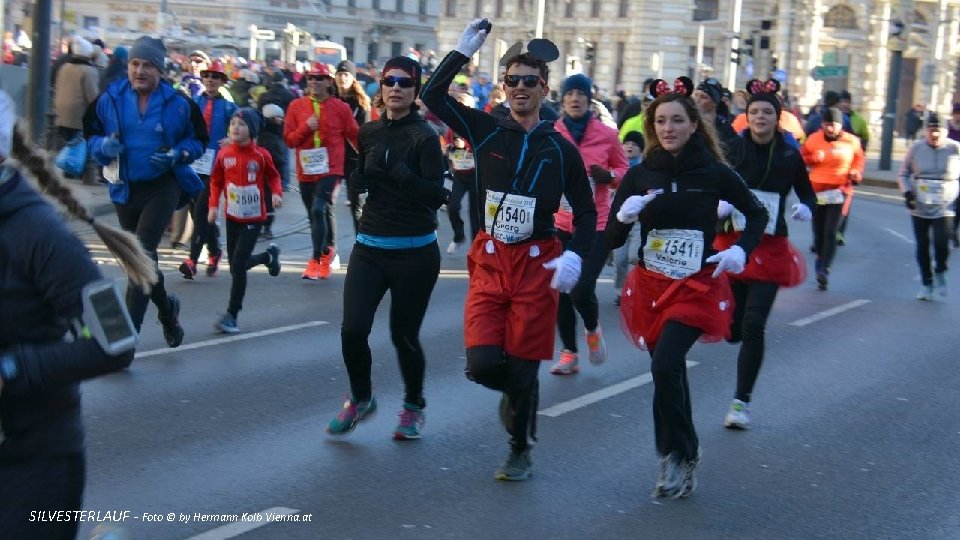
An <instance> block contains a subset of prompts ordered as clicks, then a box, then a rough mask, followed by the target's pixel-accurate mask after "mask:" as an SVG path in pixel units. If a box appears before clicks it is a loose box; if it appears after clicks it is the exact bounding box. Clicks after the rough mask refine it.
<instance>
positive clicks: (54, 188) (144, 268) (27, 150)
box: [10, 124, 157, 292]
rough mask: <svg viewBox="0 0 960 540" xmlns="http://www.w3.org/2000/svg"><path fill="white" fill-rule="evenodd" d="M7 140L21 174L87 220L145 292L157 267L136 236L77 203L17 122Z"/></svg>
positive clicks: (68, 209) (71, 214)
mask: <svg viewBox="0 0 960 540" xmlns="http://www.w3.org/2000/svg"><path fill="white" fill-rule="evenodd" d="M11 142H12V144H11V148H10V156H11V157H12V158H14V159H16V160H17V161H18V162H19V163H20V164H21V165H22V168H20V170H21V173H28V174H24V176H25V177H26V178H31V179H33V180H34V181H35V182H36V183H37V185H38V186H39V188H40V191H41V192H42V193H44V194H46V195H48V196H49V197H51V198H53V199H54V200H56V201H57V202H58V203H59V204H60V205H61V206H62V207H63V208H64V209H65V210H66V211H67V212H68V213H69V214H70V216H72V217H73V218H74V219H79V220H82V221H85V222H87V223H89V224H90V226H91V227H93V230H94V232H96V233H97V236H99V237H100V240H102V241H103V245H104V246H106V248H107V249H108V250H109V251H110V253H111V254H112V255H113V256H114V257H115V258H116V259H117V262H118V263H119V264H120V267H121V268H122V269H123V271H124V272H125V273H126V274H127V278H128V279H129V280H130V282H131V283H133V284H134V285H136V286H138V287H140V288H141V289H143V291H144V292H149V291H150V288H151V287H152V286H153V284H154V283H156V282H157V269H156V266H155V265H154V262H153V259H151V258H150V257H149V256H147V254H146V253H145V252H144V251H143V247H142V246H141V245H140V241H139V240H137V237H136V236H134V235H133V234H131V233H128V232H126V231H121V230H120V229H117V228H114V227H111V226H110V225H107V224H105V223H101V222H99V221H97V220H95V219H94V218H93V216H91V215H90V213H89V212H88V211H87V209H86V208H84V207H83V205H81V204H80V203H79V202H77V199H76V198H75V197H74V196H73V191H72V190H71V189H70V187H69V186H67V185H66V184H64V183H63V181H62V180H61V177H60V171H59V170H58V169H56V168H55V167H52V166H51V165H50V161H49V159H48V158H47V155H46V153H45V152H43V151H40V150H36V149H35V148H33V146H32V145H31V144H29V143H28V142H27V137H26V136H25V135H24V133H23V130H22V129H21V127H20V125H19V124H17V125H15V126H14V128H13V137H12V141H11ZM24 169H25V170H24Z"/></svg>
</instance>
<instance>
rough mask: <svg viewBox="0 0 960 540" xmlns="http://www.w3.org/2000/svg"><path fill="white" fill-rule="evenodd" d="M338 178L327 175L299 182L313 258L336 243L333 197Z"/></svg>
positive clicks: (324, 252) (318, 256)
mask: <svg viewBox="0 0 960 540" xmlns="http://www.w3.org/2000/svg"><path fill="white" fill-rule="evenodd" d="M339 180H340V178H338V177H336V176H328V177H326V178H322V179H320V180H319V181H317V182H300V198H301V199H302V200H303V206H304V207H305V208H306V209H307V218H308V219H309V220H310V239H311V240H312V241H313V258H314V259H319V258H320V256H321V255H325V254H326V253H327V247H336V245H337V241H336V238H337V217H336V215H335V214H334V208H333V199H334V197H335V196H336V191H337V182H339Z"/></svg>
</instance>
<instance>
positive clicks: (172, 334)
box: [158, 294, 183, 348]
mask: <svg viewBox="0 0 960 540" xmlns="http://www.w3.org/2000/svg"><path fill="white" fill-rule="evenodd" d="M168 298H169V302H170V316H169V317H158V319H159V320H160V324H161V325H162V326H163V339H165V340H167V346H169V347H170V348H176V347H179V346H180V344H181V343H183V327H182V326H180V321H178V320H177V318H178V317H179V316H180V299H179V298H177V297H176V296H174V295H172V294H171V295H170V296H168Z"/></svg>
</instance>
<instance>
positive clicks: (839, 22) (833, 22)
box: [823, 4, 857, 30]
mask: <svg viewBox="0 0 960 540" xmlns="http://www.w3.org/2000/svg"><path fill="white" fill-rule="evenodd" d="M823 26H825V27H827V28H846V29H851V30H856V28H857V13H856V12H855V11H853V8H851V7H850V6H845V5H843V4H839V5H836V6H833V7H832V8H830V11H828V12H827V14H826V15H824V16H823Z"/></svg>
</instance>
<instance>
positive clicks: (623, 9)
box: [617, 0, 630, 18]
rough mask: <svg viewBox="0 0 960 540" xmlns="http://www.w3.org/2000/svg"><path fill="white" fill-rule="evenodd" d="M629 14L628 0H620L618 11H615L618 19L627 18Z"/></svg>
mask: <svg viewBox="0 0 960 540" xmlns="http://www.w3.org/2000/svg"><path fill="white" fill-rule="evenodd" d="M629 14H630V0H620V9H619V10H618V11H617V16H618V17H621V18H623V17H627V16H629Z"/></svg>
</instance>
